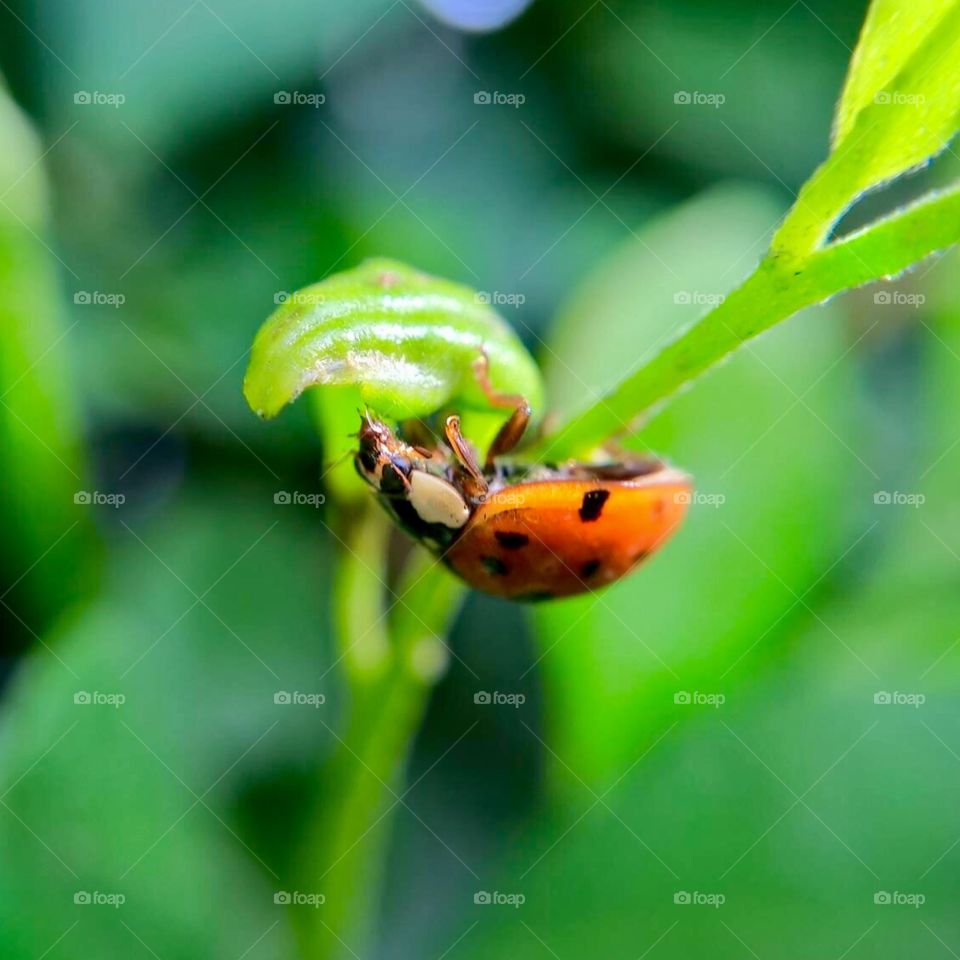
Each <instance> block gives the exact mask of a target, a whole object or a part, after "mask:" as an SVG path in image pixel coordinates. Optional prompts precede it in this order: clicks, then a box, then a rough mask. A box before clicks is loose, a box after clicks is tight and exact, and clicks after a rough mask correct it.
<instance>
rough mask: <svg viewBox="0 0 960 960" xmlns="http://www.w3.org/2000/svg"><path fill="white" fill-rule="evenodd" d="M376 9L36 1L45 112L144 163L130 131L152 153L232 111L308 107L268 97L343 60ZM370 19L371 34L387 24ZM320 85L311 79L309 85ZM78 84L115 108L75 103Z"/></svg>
mask: <svg viewBox="0 0 960 960" xmlns="http://www.w3.org/2000/svg"><path fill="white" fill-rule="evenodd" d="M387 6H388V4H387V3H386V2H385V0H358V2H356V3H350V4H328V5H326V6H325V7H324V8H323V9H322V10H321V9H320V8H318V7H317V5H316V3H314V2H313V0H290V2H288V3H285V4H284V8H283V17H282V19H281V20H280V21H278V19H277V18H276V16H275V13H274V11H272V10H271V9H270V8H269V7H267V6H265V5H264V4H262V3H259V2H257V0H216V2H210V3H207V2H206V0H198V2H196V3H181V2H179V0H157V2H155V3H151V4H149V5H148V6H142V7H138V8H135V7H128V6H125V5H123V4H119V5H118V4H116V3H113V2H112V0H90V2H89V3H85V4H77V5H71V6H70V7H69V8H62V7H60V6H58V5H51V4H46V3H43V4H40V8H41V10H40V16H39V18H38V20H39V22H38V24H37V28H36V29H37V33H38V34H40V35H42V36H43V37H44V38H45V39H46V40H47V42H48V43H49V45H50V47H51V48H52V49H53V50H55V51H56V52H57V55H58V57H57V59H58V60H59V63H58V64H57V65H56V67H55V68H53V69H52V70H51V72H50V78H51V80H50V83H49V84H48V87H47V90H46V91H45V93H46V94H47V96H48V98H49V104H48V112H49V113H50V114H52V115H53V116H55V117H58V118H60V119H61V120H65V119H67V118H69V119H71V120H79V121H80V123H81V124H82V126H81V128H80V130H79V131H78V133H80V134H81V135H83V136H85V138H86V139H87V140H89V141H90V142H94V143H97V142H98V141H99V142H102V141H103V140H104V139H106V140H107V142H109V143H111V144H112V145H115V144H118V143H119V144H121V145H123V144H126V145H129V147H130V150H129V152H127V154H126V155H125V156H124V157H122V159H124V160H132V161H134V162H137V161H140V162H147V163H149V162H151V158H150V156H149V154H148V153H147V152H146V151H144V150H143V148H142V146H141V145H140V144H138V143H137V142H136V140H135V139H134V138H133V135H132V134H131V132H130V131H131V130H133V131H135V133H136V135H138V136H140V137H142V138H144V140H145V141H146V142H148V143H150V144H151V145H152V147H153V148H154V149H160V150H163V149H164V147H165V146H166V145H168V144H171V143H172V144H174V145H185V144H188V143H190V140H191V138H194V137H197V136H208V135H209V133H210V130H211V127H215V126H217V125H223V124H231V123H234V122H235V120H236V118H237V117H238V116H240V115H241V114H247V115H250V114H254V115H255V114H256V113H258V112H259V111H263V112H267V111H269V110H271V109H273V110H278V109H279V110H284V111H297V110H310V109H312V108H311V107H298V106H294V105H289V106H287V105H284V106H280V107H275V106H274V100H273V97H274V95H275V94H276V93H279V92H281V91H287V92H290V91H293V90H297V89H298V88H300V84H302V83H303V82H304V81H306V82H308V83H309V82H311V77H312V76H314V75H315V74H316V72H318V71H319V70H322V69H323V68H324V67H326V68H328V69H329V68H330V67H332V66H333V65H334V63H336V62H338V61H339V59H340V58H342V57H345V56H346V55H347V54H348V53H350V51H351V44H353V43H354V41H355V40H356V39H357V37H358V36H360V35H361V34H363V33H364V31H367V30H368V29H369V30H371V31H373V28H374V27H375V26H376V25H378V24H379V18H380V17H381V15H382V14H383V13H384V11H385V10H386V8H387ZM380 26H381V29H382V30H383V31H384V34H382V35H381V37H380V39H382V38H383V36H384V35H389V34H388V33H387V31H388V30H389V27H387V25H386V24H380ZM371 39H372V40H376V39H377V36H376V33H375V32H374V33H373V37H372V38H371ZM320 89H322V85H321V84H320V83H319V82H318V81H316V80H313V81H312V83H311V87H310V89H309V92H311V93H313V92H317V91H319V90H320ZM78 91H84V92H87V93H90V94H93V93H102V94H107V95H111V94H121V95H122V96H123V97H124V98H125V99H124V101H123V102H122V103H121V104H120V106H118V107H113V106H110V105H103V106H100V105H98V104H97V103H96V102H88V103H86V104H76V103H75V102H74V94H75V93H76V92H78ZM303 92H308V91H306V90H304V91H303ZM121 121H122V122H121ZM124 124H125V125H126V127H125V126H124ZM263 126H264V127H266V126H268V124H267V123H264V124H263ZM114 154H115V159H120V157H119V156H117V155H116V151H114ZM230 159H231V160H233V159H236V158H235V157H231V158H230Z"/></svg>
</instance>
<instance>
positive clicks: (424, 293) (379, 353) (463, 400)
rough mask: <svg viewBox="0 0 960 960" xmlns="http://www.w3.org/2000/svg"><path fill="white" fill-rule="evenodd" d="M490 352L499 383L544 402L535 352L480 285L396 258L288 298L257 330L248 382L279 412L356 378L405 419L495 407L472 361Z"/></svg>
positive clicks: (371, 397)
mask: <svg viewBox="0 0 960 960" xmlns="http://www.w3.org/2000/svg"><path fill="white" fill-rule="evenodd" d="M481 349H482V350H485V351H486V353H487V356H488V357H489V360H490V378H491V382H492V383H493V386H494V388H495V389H497V390H499V391H501V392H505V393H519V394H522V395H523V396H525V397H527V398H529V400H530V402H531V404H532V405H533V406H534V408H535V409H538V410H539V409H541V407H542V396H543V391H542V388H541V384H540V375H539V373H538V371H537V367H536V364H535V363H534V362H533V359H532V358H531V357H530V355H529V354H528V353H527V352H526V350H525V349H524V348H523V345H522V344H521V343H520V340H519V339H518V338H517V336H516V334H515V333H514V332H513V330H512V329H511V328H510V327H509V326H508V325H507V324H506V323H505V322H504V321H503V319H502V318H501V317H500V316H499V315H498V314H497V313H496V311H494V310H493V309H492V308H491V307H490V306H488V305H487V304H486V303H485V302H483V300H482V298H481V297H479V296H478V295H477V294H476V293H474V292H473V291H472V290H470V289H468V288H467V287H464V286H461V285H459V284H455V283H451V282H450V281H448V280H441V279H438V278H436V277H429V276H427V275H426V274H423V273H420V272H419V271H416V270H413V269H411V268H410V267H408V266H405V265H404V264H401V263H397V262H395V261H391V260H370V261H367V262H366V263H364V264H363V265H362V266H360V267H357V268H356V269H354V270H348V271H345V272H343V273H340V274H336V275H335V276H332V277H328V278H327V279H326V280H322V281H320V283H316V284H313V285H312V286H310V287H306V288H304V289H303V290H299V291H297V292H296V293H294V294H291V295H290V298H289V299H288V301H287V302H286V303H284V304H282V305H281V306H280V307H279V308H278V309H277V310H276V312H275V313H274V314H273V315H272V316H271V317H270V318H269V319H268V320H267V321H266V323H265V324H264V325H263V327H262V328H261V329H260V331H259V333H258V334H257V337H256V339H255V340H254V344H253V351H252V354H251V357H250V366H249V368H248V370H247V376H246V378H245V380H244V393H245V395H246V398H247V402H248V403H249V404H250V406H251V407H252V408H253V410H255V411H256V412H257V413H258V414H259V415H260V416H262V417H272V416H275V415H276V414H277V413H278V412H279V411H280V410H281V409H282V408H283V407H284V406H285V405H286V404H288V403H291V402H292V401H293V400H295V399H296V398H297V397H298V396H299V395H300V394H301V393H302V392H303V391H304V390H305V389H307V388H308V387H312V386H343V385H356V386H358V387H359V388H360V399H361V401H362V402H363V403H364V404H366V405H367V406H369V407H370V408H371V409H372V410H374V411H376V412H377V413H380V414H382V415H384V416H387V417H392V418H394V419H398V420H400V419H406V418H408V417H420V416H426V415H428V414H431V413H434V412H436V411H437V410H438V409H440V408H441V407H443V406H444V405H448V404H452V405H456V406H457V407H467V408H471V407H472V408H475V409H480V410H483V409H488V408H489V404H488V402H487V400H486V398H485V397H484V395H483V392H482V391H481V389H480V386H479V384H478V383H477V379H476V376H475V374H474V370H473V364H474V363H475V361H476V360H477V358H478V357H479V356H480V351H481Z"/></svg>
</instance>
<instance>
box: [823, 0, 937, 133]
mask: <svg viewBox="0 0 960 960" xmlns="http://www.w3.org/2000/svg"><path fill="white" fill-rule="evenodd" d="M955 6H956V4H955V3H950V2H947V3H945V2H944V0H911V2H910V3H905V2H904V0H873V2H872V3H871V4H870V9H869V10H868V11H867V18H866V20H865V21H864V24H863V30H862V31H861V33H860V40H859V41H858V43H857V48H856V49H855V50H854V51H853V58H852V59H851V61H850V69H849V72H848V73H847V81H846V84H845V86H844V88H843V95H842V96H841V97H840V102H839V103H838V104H837V112H836V115H835V117H834V129H833V142H834V145H836V144H837V143H839V142H840V141H841V140H843V139H844V138H845V137H846V136H847V135H848V134H849V133H850V131H851V130H852V129H853V125H854V123H855V122H856V119H857V115H858V114H859V113H860V111H861V110H862V109H863V108H864V107H866V106H868V105H869V104H870V103H872V102H873V100H874V98H875V97H876V96H877V95H878V94H882V93H890V92H891V91H890V89H889V88H890V85H891V83H892V82H893V81H894V78H895V77H896V76H897V74H898V73H899V72H900V70H902V69H903V67H905V66H906V64H907V62H908V61H909V60H910V58H911V57H912V56H913V55H914V53H915V52H916V50H917V49H918V48H919V47H920V46H921V44H923V43H924V42H925V41H926V40H927V38H928V37H929V36H930V34H931V33H932V32H933V31H934V30H939V29H942V27H941V24H942V21H943V20H944V18H945V16H946V15H947V13H948V12H949V11H950V9H951V7H955Z"/></svg>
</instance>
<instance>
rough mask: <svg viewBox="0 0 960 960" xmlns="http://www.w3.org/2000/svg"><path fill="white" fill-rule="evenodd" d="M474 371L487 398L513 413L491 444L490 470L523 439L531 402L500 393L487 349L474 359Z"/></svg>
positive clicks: (488, 452)
mask: <svg viewBox="0 0 960 960" xmlns="http://www.w3.org/2000/svg"><path fill="white" fill-rule="evenodd" d="M473 371H474V374H475V375H476V378H477V383H478V384H479V385H480V389H481V390H483V392H484V394H485V395H486V398H487V400H488V401H489V402H490V404H491V405H492V406H494V407H509V408H512V410H513V413H512V414H511V415H510V419H509V420H507V422H506V423H505V424H504V425H503V426H502V427H501V428H500V430H499V431H498V433H497V435H496V436H495V437H494V438H493V443H491V444H490V449H489V450H488V451H487V457H486V460H485V461H484V468H485V469H486V470H487V471H488V472H489V471H490V470H492V469H493V461H494V460H495V459H496V458H497V457H499V456H501V455H502V454H504V453H509V452H510V451H511V450H512V449H513V448H514V447H515V446H516V445H517V444H518V443H519V442H520V440H521V438H522V437H523V434H524V432H525V431H526V429H527V424H528V423H529V422H530V414H531V410H530V404H529V403H527V400H526V398H525V397H521V396H520V395H519V394H515V393H498V392H497V391H496V390H494V388H493V384H492V383H490V358H489V357H488V356H487V353H486V351H485V350H481V351H480V356H479V357H477V359H476V360H475V361H474V364H473Z"/></svg>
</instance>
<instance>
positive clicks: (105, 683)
mask: <svg viewBox="0 0 960 960" xmlns="http://www.w3.org/2000/svg"><path fill="white" fill-rule="evenodd" d="M125 509H129V508H121V511H120V513H119V514H118V519H120V520H125V519H126V518H125V517H124V510H125ZM132 523H133V521H132V520H131V524H132ZM319 527H320V522H319V519H318V515H317V514H316V512H315V511H314V510H312V509H311V508H309V507H296V506H290V505H275V504H274V503H273V491H272V490H271V489H268V488H267V487H266V486H257V485H254V484H251V483H250V482H248V481H245V480H243V479H239V480H238V479H237V477H236V476H231V478H230V481H229V483H227V482H225V481H224V480H223V479H222V478H221V479H220V480H218V481H217V482H215V483H208V484H204V485H202V486H198V487H197V488H195V489H194V490H193V491H192V492H190V493H189V494H188V495H186V496H184V497H183V498H182V500H181V501H180V502H179V503H177V504H176V505H175V506H173V507H171V508H170V509H169V510H167V511H166V512H165V513H164V515H163V516H162V517H158V518H157V519H156V520H155V521H154V522H151V523H148V524H145V525H143V526H137V527H136V529H135V528H134V526H124V527H121V528H119V529H118V530H117V534H116V536H117V537H118V539H119V541H120V542H118V543H117V544H116V549H115V552H114V557H113V562H112V563H111V565H110V576H109V587H108V591H107V594H106V596H105V597H104V599H103V600H102V601H101V602H99V603H98V604H96V606H95V607H94V608H93V609H91V610H89V611H88V612H87V613H85V614H84V615H83V616H82V617H80V618H79V619H77V620H75V621H74V622H71V623H67V624H64V625H63V629H62V630H61V631H60V635H59V636H58V637H57V638H56V641H57V642H56V647H55V650H56V652H55V653H54V652H49V651H40V652H37V653H34V654H33V655H31V657H30V658H29V659H28V660H27V661H26V662H25V663H24V664H23V666H22V668H21V670H20V673H19V675H18V676H17V677H16V678H15V680H14V683H13V687H12V690H11V693H10V695H9V697H8V699H7V701H6V703H5V708H4V712H3V715H2V727H0V737H2V739H0V784H2V787H0V792H2V793H3V794H4V798H5V799H4V803H3V808H4V809H2V810H0V835H2V840H0V843H2V845H3V848H4V851H5V855H4V858H3V863H2V865H0V943H2V948H0V952H2V953H3V955H4V957H9V958H11V960H20V958H23V960H26V958H34V957H37V956H40V955H41V954H42V953H43V951H44V950H48V949H51V945H52V944H53V943H54V941H55V940H56V939H57V938H58V937H59V936H60V935H61V934H63V935H64V939H63V943H62V945H61V946H60V947H59V951H60V953H61V955H64V956H103V957H107V956H130V955H135V954H138V951H141V950H143V951H145V953H146V954H149V953H150V952H151V951H153V952H155V953H156V954H157V955H158V956H163V957H164V958H167V960H176V958H182V960H198V958H207V957H210V958H213V957H218V958H219V957H228V956H232V957H238V956H240V955H241V954H242V953H244V951H249V952H248V954H247V956H248V957H249V958H251V960H254V958H260V957H268V956H269V957H274V956H280V955H283V956H290V955H291V951H292V947H291V942H290V937H289V932H288V919H289V918H288V916H287V911H288V910H291V909H296V908H293V907H287V908H281V907H279V906H276V905H275V904H274V900H273V895H274V892H275V891H277V890H279V889H284V888H283V887H282V886H281V885H280V884H281V882H282V881H280V880H279V879H278V877H277V875H280V876H283V875H284V869H285V863H284V861H285V859H286V858H287V856H289V854H290V852H291V851H290V850H289V848H288V847H285V844H286V843H289V841H290V840H291V837H290V835H289V831H290V829H291V826H292V824H293V821H294V820H295V816H294V813H295V805H293V804H292V803H291V801H290V798H289V797H288V798H287V800H286V806H285V807H284V811H283V816H280V815H279V814H278V812H277V810H276V808H275V807H273V806H269V805H268V806H267V807H265V808H262V809H260V810H258V811H257V816H256V819H257V822H259V823H260V825H261V829H263V830H264V831H265V832H267V829H266V828H268V827H269V828H270V829H271V830H273V831H274V832H279V833H280V834H281V838H282V841H283V842H278V843H276V844H274V845H273V846H269V847H268V846H267V845H266V844H265V842H264V839H263V837H262V836H256V837H252V836H251V835H250V834H249V833H248V832H247V831H246V830H245V829H244V826H243V822H244V821H243V818H242V817H240V816H239V812H240V811H239V806H240V798H241V797H242V796H243V795H244V794H245V793H246V792H248V791H249V790H250V789H251V787H252V786H253V785H263V784H267V783H277V782H282V781H283V780H284V779H285V778H286V779H288V780H289V778H291V777H296V776H299V777H301V778H303V779H304V780H305V779H306V777H307V774H308V773H309V772H311V771H312V770H313V769H314V768H315V765H316V763H317V762H318V761H319V759H320V758H321V757H322V755H323V754H324V753H325V752H327V751H328V750H329V747H330V735H329V731H331V730H333V729H335V728H336V727H337V726H338V725H339V720H338V715H339V702H338V691H337V686H336V683H335V679H334V676H333V675H332V674H331V673H330V672H329V669H330V663H331V659H332V658H331V655H330V644H329V639H328V637H329V632H328V631H329V627H328V622H327V613H326V609H327V602H328V601H327V596H326V593H327V591H326V590H325V588H324V584H326V583H328V582H329V561H328V560H327V559H325V556H324V553H323V552H322V551H321V550H320V549H318V546H319V543H318V541H319V540H320V536H319V534H318V528H319ZM214 531H215V534H214V533H212V532H214ZM278 691H287V692H290V693H292V692H294V691H299V692H301V693H305V694H313V693H322V694H324V695H325V696H326V702H325V703H324V704H323V705H322V706H320V707H319V708H313V707H310V706H305V705H298V704H297V703H295V702H294V703H289V704H278V703H276V702H275V699H274V697H275V694H276V693H277V692H278ZM80 692H85V693H87V694H89V695H90V698H91V699H93V700H94V701H95V700H96V697H98V696H100V695H113V694H121V695H122V696H123V697H124V698H125V701H124V702H123V703H122V705H120V706H109V705H102V704H99V703H97V702H91V703H87V704H77V703H76V702H75V696H76V694H78V693H80ZM81 891H86V892H93V891H99V892H100V893H104V894H116V893H119V894H122V895H124V896H125V898H126V902H125V903H124V904H123V905H122V906H121V907H119V908H118V909H111V908H110V907H107V906H96V905H87V906H82V905H75V901H74V895H75V894H76V893H77V892H81ZM138 940H139V941H140V943H141V945H142V946H141V945H138V944H137V941H138Z"/></svg>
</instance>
